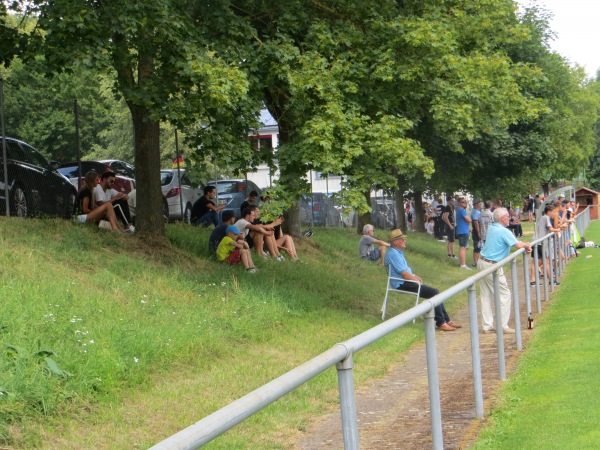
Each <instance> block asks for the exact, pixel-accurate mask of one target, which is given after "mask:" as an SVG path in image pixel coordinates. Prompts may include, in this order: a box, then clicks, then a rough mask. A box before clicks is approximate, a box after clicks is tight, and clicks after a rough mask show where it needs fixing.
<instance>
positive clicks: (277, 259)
mask: <svg viewBox="0 0 600 450" xmlns="http://www.w3.org/2000/svg"><path fill="white" fill-rule="evenodd" d="M275 260H276V261H279V262H281V261H285V258H284V257H283V255H279V256H276V257H275Z"/></svg>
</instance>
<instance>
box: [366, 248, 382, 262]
mask: <svg viewBox="0 0 600 450" xmlns="http://www.w3.org/2000/svg"><path fill="white" fill-rule="evenodd" d="M379 258H381V252H380V251H379V249H378V248H376V249H373V250H371V251H370V252H369V253H367V256H365V259H368V260H369V261H379Z"/></svg>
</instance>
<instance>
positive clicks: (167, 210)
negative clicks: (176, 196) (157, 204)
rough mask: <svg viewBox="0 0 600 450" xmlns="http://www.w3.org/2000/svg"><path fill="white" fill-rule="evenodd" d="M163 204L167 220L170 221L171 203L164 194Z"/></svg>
mask: <svg viewBox="0 0 600 450" xmlns="http://www.w3.org/2000/svg"><path fill="white" fill-rule="evenodd" d="M162 204H163V208H162V210H163V217H164V218H165V219H166V220H167V222H168V221H169V203H168V202H167V199H166V198H165V196H164V195H163V198H162Z"/></svg>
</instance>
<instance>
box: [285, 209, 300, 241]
mask: <svg viewBox="0 0 600 450" xmlns="http://www.w3.org/2000/svg"><path fill="white" fill-rule="evenodd" d="M283 219H284V221H283V225H282V228H283V231H284V232H285V233H287V234H289V235H290V236H294V237H298V236H301V235H302V230H301V228H300V202H296V203H295V204H294V206H292V207H291V208H290V209H288V210H287V211H286V212H284V213H283Z"/></svg>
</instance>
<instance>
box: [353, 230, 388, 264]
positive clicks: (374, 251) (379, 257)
mask: <svg viewBox="0 0 600 450" xmlns="http://www.w3.org/2000/svg"><path fill="white" fill-rule="evenodd" d="M374 232H375V227H374V226H373V225H371V224H367V225H365V226H364V227H363V236H362V238H360V241H359V242H358V256H359V257H360V258H363V259H368V260H369V261H379V263H380V264H383V258H385V250H386V247H389V246H390V244H389V243H387V242H385V241H381V240H379V239H375V238H374V237H373V234H374ZM375 244H377V245H378V247H377V248H375Z"/></svg>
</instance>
